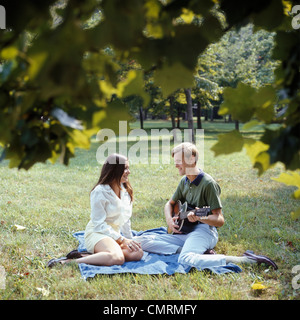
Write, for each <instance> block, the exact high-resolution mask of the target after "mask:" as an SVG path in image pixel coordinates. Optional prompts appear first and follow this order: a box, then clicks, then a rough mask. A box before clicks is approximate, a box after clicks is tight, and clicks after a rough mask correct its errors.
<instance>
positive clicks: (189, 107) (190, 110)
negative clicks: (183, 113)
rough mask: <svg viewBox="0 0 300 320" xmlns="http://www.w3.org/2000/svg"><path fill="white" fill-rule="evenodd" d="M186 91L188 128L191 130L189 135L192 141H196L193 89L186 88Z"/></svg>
mask: <svg viewBox="0 0 300 320" xmlns="http://www.w3.org/2000/svg"><path fill="white" fill-rule="evenodd" d="M184 93H185V96H186V102H187V105H186V109H187V121H188V128H189V129H190V131H191V134H190V136H189V140H190V142H193V143H195V136H194V122H193V106H192V97H191V89H184Z"/></svg>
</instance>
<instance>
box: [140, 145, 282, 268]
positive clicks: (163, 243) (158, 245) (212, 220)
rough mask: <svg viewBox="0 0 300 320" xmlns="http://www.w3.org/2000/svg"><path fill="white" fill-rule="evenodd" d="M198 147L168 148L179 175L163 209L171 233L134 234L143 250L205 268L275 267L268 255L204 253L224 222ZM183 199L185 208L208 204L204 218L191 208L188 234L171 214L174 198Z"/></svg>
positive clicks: (215, 185) (215, 188) (216, 187)
mask: <svg viewBox="0 0 300 320" xmlns="http://www.w3.org/2000/svg"><path fill="white" fill-rule="evenodd" d="M198 155H199V153H198V150H197V149H196V147H195V145H193V144H192V143H186V142H184V143H182V144H180V145H179V146H177V147H175V148H174V149H173V151H172V156H173V157H174V162H175V166H176V168H177V169H178V171H179V174H180V175H181V176H183V178H182V179H181V181H180V183H179V185H178V187H177V189H176V191H175V193H174V194H173V196H172V198H171V199H170V200H169V201H168V202H167V203H166V205H165V208H164V212H165V217H166V221H167V225H168V229H169V230H170V231H171V234H170V233H168V234H161V235H144V236H140V237H138V238H139V239H137V240H138V241H140V242H141V246H142V249H143V250H144V251H148V252H153V253H160V254H174V253H180V254H179V258H178V262H179V263H181V264H185V265H190V266H193V267H196V268H197V269H200V270H201V269H205V268H209V267H216V266H225V265H226V264H228V263H230V262H231V263H265V264H267V265H271V266H273V267H274V268H275V269H277V266H276V264H275V262H273V261H272V260H271V259H270V258H268V257H266V256H261V255H255V254H253V253H252V252H251V251H246V252H245V253H244V255H243V256H241V257H235V256H226V255H222V254H204V253H208V252H211V251H212V250H211V249H213V248H214V247H215V245H216V244H217V241H218V232H217V229H216V228H217V227H222V226H223V224H224V216H223V213H222V204H221V200H220V193H221V188H220V186H219V185H218V183H217V182H216V181H215V180H214V179H213V178H212V177H211V176H210V175H209V174H207V173H204V172H203V171H202V170H200V169H199V168H198V167H197V160H198ZM178 200H180V201H181V203H184V202H185V201H186V202H187V203H188V205H189V207H192V208H196V209H197V208H202V207H204V206H209V207H210V211H211V214H210V215H208V216H205V217H200V216H196V215H195V213H194V211H191V212H189V213H188V215H187V219H188V221H189V222H191V223H194V225H193V229H192V231H191V232H189V233H182V232H181V231H179V225H178V224H177V223H176V222H177V219H178V217H176V216H174V217H173V215H172V213H173V209H174V206H175V204H176V203H177V201H178Z"/></svg>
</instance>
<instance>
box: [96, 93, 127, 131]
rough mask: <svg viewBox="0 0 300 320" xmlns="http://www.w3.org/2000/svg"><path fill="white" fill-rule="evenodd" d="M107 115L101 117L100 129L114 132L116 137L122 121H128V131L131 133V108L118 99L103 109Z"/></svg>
mask: <svg viewBox="0 0 300 320" xmlns="http://www.w3.org/2000/svg"><path fill="white" fill-rule="evenodd" d="M103 111H104V112H105V113H102V114H101V115H100V119H101V120H100V122H99V123H98V127H100V128H102V129H105V128H108V129H111V130H113V131H114V132H115V133H116V135H117V134H118V132H119V123H120V121H127V126H128V127H127V129H128V131H129V121H131V120H132V117H131V115H130V114H129V108H128V107H127V105H126V104H124V103H123V102H122V101H121V100H119V99H116V100H114V101H112V102H110V103H108V104H107V107H106V108H104V109H103Z"/></svg>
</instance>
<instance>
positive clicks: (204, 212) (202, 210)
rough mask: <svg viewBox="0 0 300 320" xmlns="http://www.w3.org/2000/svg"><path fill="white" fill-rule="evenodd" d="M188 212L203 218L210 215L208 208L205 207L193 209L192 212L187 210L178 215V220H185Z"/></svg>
mask: <svg viewBox="0 0 300 320" xmlns="http://www.w3.org/2000/svg"><path fill="white" fill-rule="evenodd" d="M190 212H194V213H195V215H196V216H197V217H205V216H207V215H208V214H209V213H210V208H209V207H207V208H200V209H194V210H188V211H185V212H181V213H180V215H179V217H180V219H181V220H183V219H186V218H187V215H188V214H189V213H190Z"/></svg>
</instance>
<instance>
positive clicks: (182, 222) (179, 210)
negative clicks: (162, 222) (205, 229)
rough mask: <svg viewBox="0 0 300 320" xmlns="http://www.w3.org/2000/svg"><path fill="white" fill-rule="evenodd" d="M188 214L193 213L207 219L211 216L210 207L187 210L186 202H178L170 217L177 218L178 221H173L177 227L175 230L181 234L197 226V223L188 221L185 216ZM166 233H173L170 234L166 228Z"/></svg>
mask: <svg viewBox="0 0 300 320" xmlns="http://www.w3.org/2000/svg"><path fill="white" fill-rule="evenodd" d="M190 212H194V213H195V215H196V216H198V217H207V216H208V215H210V214H211V211H210V207H203V208H199V209H192V210H189V207H188V204H187V202H185V203H184V204H182V203H181V201H180V200H178V201H177V202H176V204H175V205H174V207H173V212H172V217H178V219H177V220H176V221H175V223H176V224H177V225H178V226H179V228H178V229H177V230H178V231H180V232H182V233H189V232H191V231H193V229H194V228H195V226H196V225H197V224H198V222H190V221H189V220H188V218H187V215H188V214H189V213H190ZM168 233H174V232H172V230H171V229H170V228H169V227H168Z"/></svg>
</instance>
